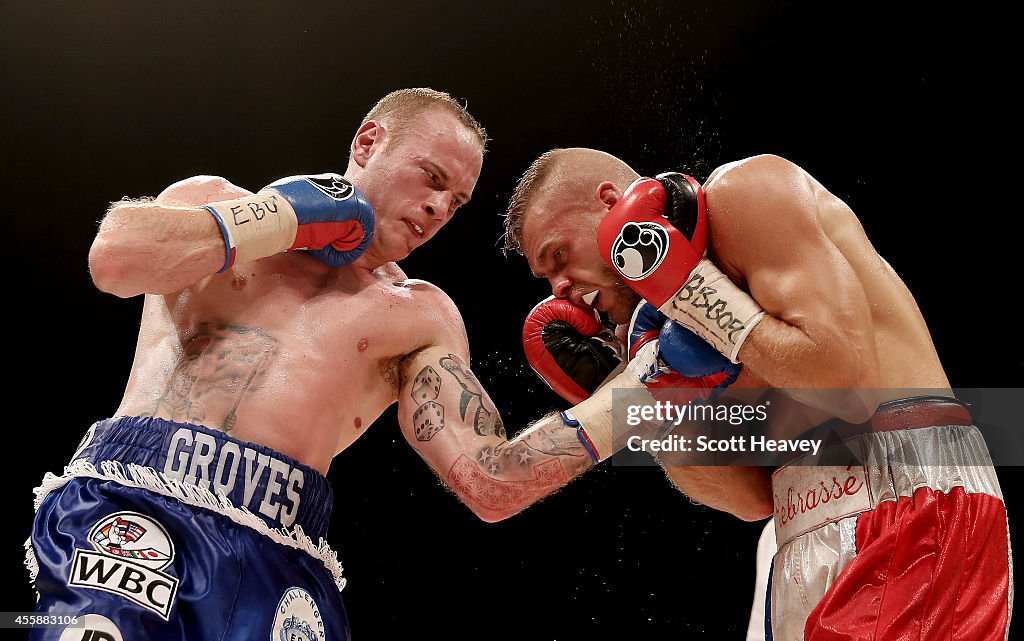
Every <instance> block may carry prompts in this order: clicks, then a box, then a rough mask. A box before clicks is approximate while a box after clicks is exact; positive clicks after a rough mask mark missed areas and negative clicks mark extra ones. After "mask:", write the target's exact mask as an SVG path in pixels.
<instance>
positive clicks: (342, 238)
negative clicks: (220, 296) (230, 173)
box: [205, 174, 374, 272]
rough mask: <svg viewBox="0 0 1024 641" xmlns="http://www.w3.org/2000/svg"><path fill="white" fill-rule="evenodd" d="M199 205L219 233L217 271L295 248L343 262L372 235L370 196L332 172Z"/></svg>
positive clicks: (358, 252) (279, 182)
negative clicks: (221, 245) (221, 248)
mask: <svg viewBox="0 0 1024 641" xmlns="http://www.w3.org/2000/svg"><path fill="white" fill-rule="evenodd" d="M205 207H206V209H207V210H208V211H209V212H210V213H211V214H213V217H214V219H215V220H216V221H217V225H218V226H219V227H220V232H221V235H222V236H223V237H224V250H225V260H224V266H223V267H222V268H221V270H220V271H221V272H223V271H226V270H227V269H228V268H229V267H231V266H232V265H234V264H235V263H245V262H248V261H251V260H256V259H258V258H264V257H266V256H272V255H274V254H277V253H280V252H283V251H292V250H296V249H300V250H306V251H309V252H310V253H311V254H312V255H313V256H314V257H316V258H317V259H318V260H320V261H322V262H324V263H327V264H328V265H331V266H332V267H343V266H345V265H348V264H349V263H351V262H352V261H354V260H355V259H357V258H359V257H360V256H361V255H362V254H363V252H365V251H366V248H367V247H368V246H369V245H370V241H371V240H373V230H374V218H373V208H372V207H371V206H370V202H369V201H368V200H367V199H366V196H364V195H363V194H362V192H360V191H359V190H358V189H356V187H355V186H354V185H353V184H352V183H350V182H349V181H347V180H345V179H344V178H342V177H341V176H339V175H338V174H315V175H310V176H290V177H288V178H282V179H281V180H277V181H275V182H272V183H270V184H269V185H267V186H266V187H264V188H263V189H261V190H259V191H258V192H256V193H255V194H253V195H252V196H246V197H245V198H238V199H236V200H227V201H224V202H218V203H210V204H208V205H206V206H205Z"/></svg>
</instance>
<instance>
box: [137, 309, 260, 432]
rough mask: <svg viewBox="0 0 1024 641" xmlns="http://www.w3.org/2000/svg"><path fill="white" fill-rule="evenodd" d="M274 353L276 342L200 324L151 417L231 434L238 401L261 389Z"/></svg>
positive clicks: (250, 331)
mask: <svg viewBox="0 0 1024 641" xmlns="http://www.w3.org/2000/svg"><path fill="white" fill-rule="evenodd" d="M277 350H278V341H277V339H276V338H274V337H273V336H271V335H270V334H267V333H266V332H264V331H262V330H260V329H256V328H252V327H242V326H239V325H227V324H223V323H221V324H213V323H203V324H200V325H199V327H198V328H197V331H196V333H195V335H194V336H192V337H191V338H189V339H188V340H187V341H186V342H185V343H184V345H183V349H182V353H181V355H180V356H179V358H178V363H177V365H175V367H174V371H173V372H172V373H171V377H170V380H168V382H167V386H166V387H165V388H164V392H163V394H162V395H161V396H160V399H159V400H158V401H157V406H156V408H155V409H154V414H156V413H157V412H158V411H159V412H160V415H163V416H169V418H171V420H179V421H187V422H189V423H198V424H202V425H205V426H207V427H213V428H219V429H223V430H224V431H225V432H230V431H231V430H232V429H233V428H234V427H235V423H236V422H237V411H238V408H239V406H240V405H241V404H242V401H243V400H245V399H246V398H248V397H251V396H252V395H253V394H255V393H258V392H259V390H260V389H261V388H262V386H263V384H264V382H265V378H266V375H267V366H268V365H269V364H270V362H271V361H272V360H273V358H274V356H275V355H276V354H277ZM225 407H226V408H227V409H226V411H225V409H224V408H225Z"/></svg>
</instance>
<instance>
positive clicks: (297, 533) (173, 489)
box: [25, 459, 346, 590]
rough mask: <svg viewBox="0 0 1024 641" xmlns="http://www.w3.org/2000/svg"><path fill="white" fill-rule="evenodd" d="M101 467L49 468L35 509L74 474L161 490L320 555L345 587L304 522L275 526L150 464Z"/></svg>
mask: <svg viewBox="0 0 1024 641" xmlns="http://www.w3.org/2000/svg"><path fill="white" fill-rule="evenodd" d="M100 467H101V468H102V471H101V470H97V469H96V466H95V465H93V464H92V463H91V462H89V461H86V460H84V459H78V460H75V461H72V462H71V465H68V466H67V467H65V468H64V474H63V475H61V476H57V475H56V474H53V473H51V472H47V473H46V475H45V476H43V482H42V483H41V484H40V485H39V487H37V488H36V489H35V490H33V491H34V492H35V495H36V500H35V509H36V510H39V505H40V504H41V503H42V502H43V499H45V498H46V496H47V495H48V494H49V493H50V492H52V491H54V490H56V489H58V488H61V487H63V486H64V485H65V484H66V483H67V482H68V481H70V480H71V479H73V478H76V477H89V478H94V479H101V480H105V481H114V482H115V483H119V484H121V485H125V486H128V487H137V488H141V489H144V490H149V491H150V492H155V493H157V494H162V495H163V496H168V497H170V498H173V499H177V500H178V501H181V502H182V503H185V504H186V505H192V506H195V507H201V508H206V509H208V510H212V511H214V512H216V513H218V514H223V515H224V516H226V517H228V518H229V519H231V520H232V521H234V522H235V523H238V524H239V525H244V526H245V527H248V528H251V529H253V530H256V531H257V532H259V533H260V534H262V535H263V536H266V537H268V538H270V539H271V540H272V541H274V542H276V543H280V544H281V545H287V546H289V547H292V548H297V549H299V550H302V551H304V552H306V553H307V554H309V555H310V556H312V557H314V558H316V559H319V560H320V562H321V563H323V564H324V567H326V568H327V571H328V572H330V573H331V576H333V577H334V582H335V583H336V584H337V586H338V590H342V589H344V588H345V583H346V580H345V579H344V578H343V577H342V575H341V562H340V561H338V555H337V553H336V552H335V551H334V550H332V549H331V546H330V545H328V544H327V541H325V540H324V539H323V538H321V539H320V542H319V543H318V544H314V543H313V540H312V539H310V538H309V537H308V536H306V533H305V532H303V531H302V527H301V526H298V525H296V526H293V527H290V528H287V527H284V528H272V527H270V526H269V525H267V524H266V522H265V521H264V520H263V519H261V518H260V517H258V516H256V515H255V514H253V513H252V512H250V511H249V510H248V509H246V508H245V507H238V506H236V505H234V504H233V503H231V501H230V500H228V499H226V498H224V497H223V496H220V495H218V494H214V493H213V492H211V491H210V490H207V489H204V488H201V487H199V486H197V485H192V484H189V483H182V482H181V481H178V480H176V479H172V478H169V477H168V476H166V475H165V474H163V473H162V472H157V471H156V470H154V469H153V468H151V467H145V466H142V465H136V464H134V463H132V464H130V465H128V466H127V469H126V468H125V466H124V465H123V464H122V463H120V462H119V461H101V462H100ZM25 549H26V553H25V566H26V567H27V568H28V571H29V575H30V577H31V580H32V583H33V584H35V580H36V576H37V575H38V573H39V564H38V563H37V562H36V558H35V554H34V553H33V551H32V544H31V539H29V540H28V541H25Z"/></svg>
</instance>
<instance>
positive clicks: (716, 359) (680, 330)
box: [629, 302, 743, 389]
mask: <svg viewBox="0 0 1024 641" xmlns="http://www.w3.org/2000/svg"><path fill="white" fill-rule="evenodd" d="M653 340H657V341H658V357H659V359H660V360H661V361H662V362H663V363H664V364H665V366H666V367H667V370H666V369H665V368H662V369H660V370H658V371H655V372H654V373H652V374H651V375H650V376H648V377H647V379H646V380H645V381H644V382H645V383H646V384H647V386H648V387H662V388H672V387H674V388H697V389H721V388H725V387H728V386H729V385H732V383H733V382H734V381H735V380H736V377H737V376H739V373H740V370H742V369H743V366H742V365H739V364H737V363H733V362H732V361H730V360H729V359H728V358H727V357H726V356H723V355H722V354H720V353H719V352H718V350H716V349H715V348H714V347H712V346H711V345H708V343H707V342H706V341H704V339H702V338H701V337H699V336H697V335H696V334H694V333H693V332H691V331H690V330H688V329H686V328H685V327H683V326H682V325H680V324H678V323H676V322H675V321H673V320H672V319H671V318H669V317H668V316H666V315H665V314H663V313H661V312H660V311H658V310H657V308H655V307H654V305H651V304H650V303H646V302H645V303H642V304H641V305H640V306H639V307H637V309H636V311H635V312H634V313H633V320H632V321H631V323H630V329H629V358H630V359H631V360H632V359H633V358H634V357H635V356H636V355H637V352H638V351H639V350H640V349H641V348H642V347H643V346H644V345H646V344H647V343H649V342H651V341H653Z"/></svg>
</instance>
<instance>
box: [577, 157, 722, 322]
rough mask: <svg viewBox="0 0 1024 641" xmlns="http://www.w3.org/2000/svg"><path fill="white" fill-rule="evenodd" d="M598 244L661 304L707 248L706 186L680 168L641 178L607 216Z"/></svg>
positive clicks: (614, 264)
mask: <svg viewBox="0 0 1024 641" xmlns="http://www.w3.org/2000/svg"><path fill="white" fill-rule="evenodd" d="M597 245H598V248H599V249H600V252H601V258H603V259H604V260H605V262H607V263H608V264H609V265H611V266H612V268H613V269H615V271H617V272H618V273H619V275H620V276H622V278H624V279H625V280H626V284H627V285H628V286H629V288H630V289H632V290H633V291H635V292H636V293H637V294H640V296H641V297H643V298H644V300H646V301H647V302H649V303H651V304H653V305H654V306H655V307H659V308H660V307H661V306H662V305H663V304H664V303H665V301H667V300H668V299H669V298H671V297H672V295H673V294H675V293H676V292H677V291H679V288H680V286H681V285H682V284H683V283H685V282H686V280H687V279H688V278H689V276H690V272H692V271H693V269H694V268H695V267H696V266H697V263H699V262H700V259H701V258H702V257H703V256H704V252H705V250H706V249H707V245H708V208H707V203H706V202H705V200H704V190H703V189H702V188H701V186H700V183H698V182H697V181H696V180H695V179H694V178H691V177H690V176H686V175H684V174H679V173H671V172H670V173H664V174H659V175H658V177H657V178H656V179H655V178H638V179H637V180H635V181H633V184H632V185H630V186H629V187H628V188H627V189H626V191H625V193H623V194H622V198H621V199H619V201H618V202H617V203H615V205H613V206H612V208H611V209H610V210H609V211H608V213H607V214H606V215H605V217H604V218H603V219H602V220H601V224H600V226H599V227H598V229H597Z"/></svg>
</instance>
